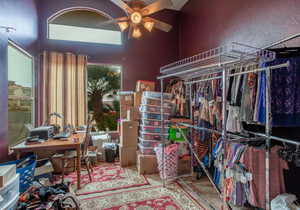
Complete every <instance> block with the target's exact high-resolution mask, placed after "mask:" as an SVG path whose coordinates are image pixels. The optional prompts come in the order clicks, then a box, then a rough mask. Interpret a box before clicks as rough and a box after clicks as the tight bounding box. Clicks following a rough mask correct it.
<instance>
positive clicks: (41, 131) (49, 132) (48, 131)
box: [29, 126, 54, 140]
mask: <svg viewBox="0 0 300 210" xmlns="http://www.w3.org/2000/svg"><path fill="white" fill-rule="evenodd" d="M29 136H30V137H38V138H39V139H44V140H47V139H49V138H52V137H53V136H54V126H40V127H37V128H32V129H30V130H29Z"/></svg>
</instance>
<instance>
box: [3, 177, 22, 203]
mask: <svg viewBox="0 0 300 210" xmlns="http://www.w3.org/2000/svg"><path fill="white" fill-rule="evenodd" d="M19 184H20V180H19V174H16V175H15V177H13V178H12V179H11V180H10V181H9V182H8V183H7V184H6V185H5V186H4V187H2V188H0V197H1V198H2V199H0V209H6V208H3V207H4V206H5V205H6V204H7V203H8V202H9V201H11V200H13V199H14V198H15V196H16V195H19V193H20V188H19Z"/></svg>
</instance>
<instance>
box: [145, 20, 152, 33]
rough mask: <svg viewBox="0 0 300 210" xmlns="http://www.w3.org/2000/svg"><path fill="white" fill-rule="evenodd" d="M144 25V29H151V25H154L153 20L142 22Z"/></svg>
mask: <svg viewBox="0 0 300 210" xmlns="http://www.w3.org/2000/svg"><path fill="white" fill-rule="evenodd" d="M144 27H145V29H147V30H148V31H149V32H151V31H152V29H153V27H154V22H153V21H147V22H145V23H144Z"/></svg>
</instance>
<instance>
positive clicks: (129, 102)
mask: <svg viewBox="0 0 300 210" xmlns="http://www.w3.org/2000/svg"><path fill="white" fill-rule="evenodd" d="M119 95H120V118H121V119H127V116H128V111H130V110H131V109H132V108H133V92H130V91H126V92H120V93H119Z"/></svg>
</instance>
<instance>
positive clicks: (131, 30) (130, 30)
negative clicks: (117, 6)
mask: <svg viewBox="0 0 300 210" xmlns="http://www.w3.org/2000/svg"><path fill="white" fill-rule="evenodd" d="M132 32H133V25H132V24H130V26H129V30H128V39H131V38H132Z"/></svg>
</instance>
